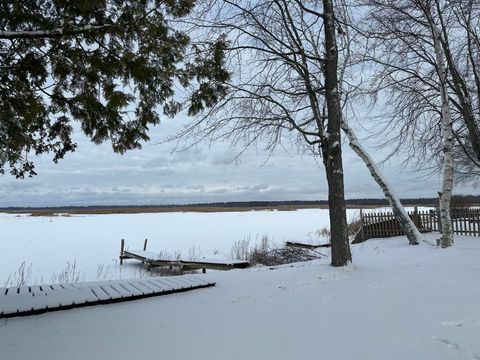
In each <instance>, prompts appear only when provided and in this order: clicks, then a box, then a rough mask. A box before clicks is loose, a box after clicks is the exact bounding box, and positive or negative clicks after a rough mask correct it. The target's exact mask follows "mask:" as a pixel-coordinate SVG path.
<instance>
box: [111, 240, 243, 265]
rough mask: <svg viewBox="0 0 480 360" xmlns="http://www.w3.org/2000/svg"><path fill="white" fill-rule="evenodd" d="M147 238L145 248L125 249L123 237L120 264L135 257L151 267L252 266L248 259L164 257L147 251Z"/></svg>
mask: <svg viewBox="0 0 480 360" xmlns="http://www.w3.org/2000/svg"><path fill="white" fill-rule="evenodd" d="M146 249H147V240H146V239H145V243H144V246H143V250H125V241H124V240H123V239H122V241H121V246H120V264H123V260H125V259H133V260H138V261H141V262H142V263H144V264H146V265H147V266H149V267H152V266H168V267H170V268H172V267H177V268H179V269H180V271H187V270H198V269H201V270H202V271H203V272H205V270H206V269H212V270H231V269H244V268H247V267H249V266H250V263H249V262H248V261H243V260H229V259H205V258H199V259H180V258H179V259H162V258H160V257H159V256H158V254H156V253H154V252H151V251H147V250H146Z"/></svg>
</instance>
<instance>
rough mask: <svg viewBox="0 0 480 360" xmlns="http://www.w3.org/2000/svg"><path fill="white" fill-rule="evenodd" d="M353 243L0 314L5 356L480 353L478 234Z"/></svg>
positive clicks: (458, 355)
mask: <svg viewBox="0 0 480 360" xmlns="http://www.w3.org/2000/svg"><path fill="white" fill-rule="evenodd" d="M431 236H434V235H431ZM353 252H354V265H352V266H350V267H348V268H341V269H338V268H332V267H330V266H329V265H328V259H325V260H320V261H314V262H309V263H299V264H295V265H293V266H290V265H288V266H282V267H276V268H273V270H270V269H269V268H252V269H248V270H234V271H230V272H215V273H210V274H208V273H207V274H206V275H205V276H207V277H208V278H209V279H211V280H214V281H216V282H217V285H216V286H215V287H213V288H210V289H204V290H198V291H196V292H192V293H185V294H178V295H171V296H165V297H162V298H152V299H148V300H139V301H135V302H131V303H123V304H113V305H105V306H97V307H92V308H84V309H76V310H70V311H64V312H60V313H52V314H45V315H39V316H33V317H28V318H15V319H10V320H2V321H1V322H0V358H1V359H3V360H13V359H26V358H31V357H34V358H35V359H45V360H47V359H48V360H54V359H62V360H63V359H82V360H83V359H131V358H147V359H161V358H162V359H163V358H170V359H194V358H196V359H245V358H247V359H342V360H346V359H355V360H358V359H368V360H372V359H402V360H403V359H407V358H409V359H435V360H439V359H440V360H441V359H479V358H480V341H479V340H480V308H479V304H480V261H479V259H480V241H479V239H477V238H466V237H456V243H455V246H454V248H452V249H448V250H445V249H439V248H436V247H431V246H428V245H425V244H422V245H419V246H408V245H407V240H406V238H405V237H398V238H393V239H387V240H369V241H367V242H366V243H364V244H361V245H357V246H355V247H354V248H353Z"/></svg>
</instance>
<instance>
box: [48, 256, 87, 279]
mask: <svg viewBox="0 0 480 360" xmlns="http://www.w3.org/2000/svg"><path fill="white" fill-rule="evenodd" d="M82 276H83V275H82V272H80V271H78V270H77V260H73V263H71V262H69V261H67V265H66V266H65V267H64V268H63V269H62V270H61V271H60V272H59V273H58V274H56V273H53V275H52V278H51V280H52V283H54V284H77V283H79V282H80V280H81V279H82Z"/></svg>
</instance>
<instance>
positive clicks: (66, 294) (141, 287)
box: [0, 275, 215, 319]
mask: <svg viewBox="0 0 480 360" xmlns="http://www.w3.org/2000/svg"><path fill="white" fill-rule="evenodd" d="M214 285H215V283H212V282H208V281H205V280H204V279H203V278H202V276H200V275H183V276H169V277H163V276H162V277H149V278H142V279H133V280H112V281H96V282H85V283H78V284H68V285H61V284H60V285H41V286H23V287H9V288H0V319H1V318H9V317H15V316H27V315H35V314H41V313H45V312H49V311H59V310H67V309H73V308H78V307H84V306H93V305H99V304H109V303H116V302H122V301H130V300H137V299H142V298H147V297H153V296H161V295H167V294H173V293H177V292H184V291H189V290H194V289H200V288H206V287H210V286H214Z"/></svg>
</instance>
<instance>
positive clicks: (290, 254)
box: [231, 235, 323, 266]
mask: <svg viewBox="0 0 480 360" xmlns="http://www.w3.org/2000/svg"><path fill="white" fill-rule="evenodd" d="M231 254H232V258H233V259H237V260H246V261H249V262H250V264H252V265H264V266H275V265H283V264H291V263H294V262H302V261H310V260H315V259H318V258H319V257H321V256H323V255H322V254H320V253H318V252H316V251H312V250H308V249H299V248H289V247H285V246H279V245H278V244H276V243H275V242H274V241H272V240H271V239H270V238H269V237H268V235H263V236H262V237H261V238H260V240H259V241H257V242H256V243H255V246H254V247H253V248H252V249H251V248H250V238H244V239H241V240H238V241H236V242H235V243H234V244H233V246H232V251H231Z"/></svg>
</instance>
